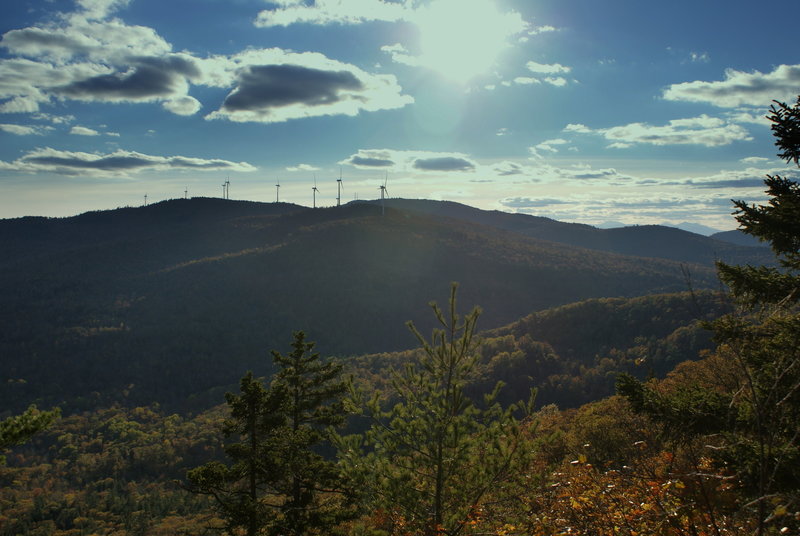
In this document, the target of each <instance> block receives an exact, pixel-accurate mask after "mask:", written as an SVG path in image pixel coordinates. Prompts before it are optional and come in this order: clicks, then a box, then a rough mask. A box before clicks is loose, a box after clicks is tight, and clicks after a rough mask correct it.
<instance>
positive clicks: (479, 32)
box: [416, 0, 526, 82]
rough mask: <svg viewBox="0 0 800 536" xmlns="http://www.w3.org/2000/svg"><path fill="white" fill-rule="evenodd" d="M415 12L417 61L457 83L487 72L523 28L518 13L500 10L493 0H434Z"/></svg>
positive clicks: (523, 22)
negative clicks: (418, 45) (418, 43)
mask: <svg viewBox="0 0 800 536" xmlns="http://www.w3.org/2000/svg"><path fill="white" fill-rule="evenodd" d="M416 15H417V17H416V23H417V27H418V28H419V32H420V51H421V55H420V57H419V62H420V64H422V65H424V66H425V67H428V68H430V69H433V70H435V71H437V72H438V73H440V74H442V75H443V76H446V77H447V78H450V79H452V80H454V81H457V82H466V81H468V80H469V79H470V78H473V77H474V76H476V75H479V74H482V73H486V72H488V71H489V69H490V68H491V67H492V65H493V64H494V62H495V60H496V59H497V57H498V55H499V54H500V52H501V51H502V50H503V49H505V48H506V47H508V46H509V44H510V43H509V38H510V37H511V36H513V35H515V34H517V33H519V32H521V31H522V30H524V29H525V27H526V23H525V21H524V20H523V19H522V17H521V16H520V15H519V13H516V12H509V13H500V12H499V11H498V10H497V7H496V6H495V4H494V1H493V0H434V1H432V2H431V3H430V4H429V5H427V6H426V7H423V8H420V9H419V10H418V11H417V14H416Z"/></svg>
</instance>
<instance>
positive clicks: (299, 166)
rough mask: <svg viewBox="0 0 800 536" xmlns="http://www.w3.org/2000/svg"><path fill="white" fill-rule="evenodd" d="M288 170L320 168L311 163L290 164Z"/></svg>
mask: <svg viewBox="0 0 800 536" xmlns="http://www.w3.org/2000/svg"><path fill="white" fill-rule="evenodd" d="M286 171H319V168H318V167H316V166H312V165H309V164H298V165H296V166H289V167H287V168H286Z"/></svg>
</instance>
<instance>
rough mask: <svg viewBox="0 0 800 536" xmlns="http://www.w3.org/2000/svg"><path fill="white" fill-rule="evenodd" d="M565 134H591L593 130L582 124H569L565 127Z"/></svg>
mask: <svg viewBox="0 0 800 536" xmlns="http://www.w3.org/2000/svg"><path fill="white" fill-rule="evenodd" d="M564 132H575V133H578V134H589V133H591V132H592V130H591V129H590V128H589V127H587V126H586V125H584V124H581V123H569V124H568V125H567V126H565V127H564Z"/></svg>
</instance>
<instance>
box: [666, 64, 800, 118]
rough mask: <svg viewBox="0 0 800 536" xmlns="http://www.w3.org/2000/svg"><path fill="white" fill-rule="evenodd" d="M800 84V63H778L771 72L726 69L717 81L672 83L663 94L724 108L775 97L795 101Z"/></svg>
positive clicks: (759, 103)
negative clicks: (721, 78) (722, 78)
mask: <svg viewBox="0 0 800 536" xmlns="http://www.w3.org/2000/svg"><path fill="white" fill-rule="evenodd" d="M798 87H800V64H797V65H779V66H778V67H776V68H775V69H774V70H773V71H772V72H770V73H762V72H759V71H753V72H751V73H748V72H744V71H737V70H735V69H727V70H726V71H725V79H724V80H721V81H716V82H704V81H700V80H696V81H694V82H683V83H680V84H672V85H671V86H670V87H669V88H667V89H666V90H665V91H664V95H663V96H664V98H665V99H667V100H673V101H686V102H703V103H708V104H712V105H714V106H719V107H723V108H735V107H738V106H756V107H760V108H764V107H766V106H768V105H769V104H770V102H771V101H772V100H773V99H776V100H780V101H793V100H794V99H795V97H796V96H797V88H798Z"/></svg>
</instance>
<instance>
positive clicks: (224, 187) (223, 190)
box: [222, 182, 228, 199]
mask: <svg viewBox="0 0 800 536" xmlns="http://www.w3.org/2000/svg"><path fill="white" fill-rule="evenodd" d="M227 187H228V183H227V182H223V183H222V199H227V197H226V196H225V189H226V188H227Z"/></svg>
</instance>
